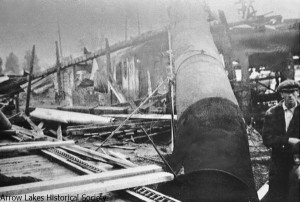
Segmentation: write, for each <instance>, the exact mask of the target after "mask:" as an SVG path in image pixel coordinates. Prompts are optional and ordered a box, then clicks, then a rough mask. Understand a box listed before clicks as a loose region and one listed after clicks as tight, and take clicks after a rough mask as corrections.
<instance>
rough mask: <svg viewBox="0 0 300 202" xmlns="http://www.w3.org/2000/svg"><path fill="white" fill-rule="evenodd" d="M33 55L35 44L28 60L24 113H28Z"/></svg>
mask: <svg viewBox="0 0 300 202" xmlns="http://www.w3.org/2000/svg"><path fill="white" fill-rule="evenodd" d="M34 56H35V45H33V47H32V54H31V60H30V71H29V75H28V86H27V95H26V106H25V114H26V115H29V102H30V94H31V80H32V73H33V66H34Z"/></svg>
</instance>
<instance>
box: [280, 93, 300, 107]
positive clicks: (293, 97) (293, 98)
mask: <svg viewBox="0 0 300 202" xmlns="http://www.w3.org/2000/svg"><path fill="white" fill-rule="evenodd" d="M298 96H299V91H298V90H292V91H284V92H281V97H282V98H283V99H284V102H285V106H286V107H287V108H289V109H290V108H292V107H294V106H295V105H296V103H297V98H298Z"/></svg>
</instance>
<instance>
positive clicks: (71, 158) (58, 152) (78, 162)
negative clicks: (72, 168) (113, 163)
mask: <svg viewBox="0 0 300 202" xmlns="http://www.w3.org/2000/svg"><path fill="white" fill-rule="evenodd" d="M48 151H49V152H51V153H53V154H56V155H58V156H60V157H63V158H64V159H66V160H68V161H70V162H72V163H74V164H76V165H79V166H80V167H82V168H85V169H87V170H90V171H92V172H94V173H101V172H103V171H104V170H103V169H100V168H98V167H96V166H94V165H92V164H90V163H88V162H86V161H84V160H82V159H80V158H78V157H77V156H74V155H72V154H69V153H68V152H65V151H63V150H61V149H56V148H51V149H48Z"/></svg>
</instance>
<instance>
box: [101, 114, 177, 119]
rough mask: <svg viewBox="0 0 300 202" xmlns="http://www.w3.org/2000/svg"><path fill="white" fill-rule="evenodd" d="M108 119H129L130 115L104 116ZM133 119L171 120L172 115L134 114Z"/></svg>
mask: <svg viewBox="0 0 300 202" xmlns="http://www.w3.org/2000/svg"><path fill="white" fill-rule="evenodd" d="M103 116H107V117H115V118H127V117H129V116H130V114H103ZM130 118H131V119H159V120H171V118H172V117H171V114H133V115H131V116H130ZM174 120H177V115H174Z"/></svg>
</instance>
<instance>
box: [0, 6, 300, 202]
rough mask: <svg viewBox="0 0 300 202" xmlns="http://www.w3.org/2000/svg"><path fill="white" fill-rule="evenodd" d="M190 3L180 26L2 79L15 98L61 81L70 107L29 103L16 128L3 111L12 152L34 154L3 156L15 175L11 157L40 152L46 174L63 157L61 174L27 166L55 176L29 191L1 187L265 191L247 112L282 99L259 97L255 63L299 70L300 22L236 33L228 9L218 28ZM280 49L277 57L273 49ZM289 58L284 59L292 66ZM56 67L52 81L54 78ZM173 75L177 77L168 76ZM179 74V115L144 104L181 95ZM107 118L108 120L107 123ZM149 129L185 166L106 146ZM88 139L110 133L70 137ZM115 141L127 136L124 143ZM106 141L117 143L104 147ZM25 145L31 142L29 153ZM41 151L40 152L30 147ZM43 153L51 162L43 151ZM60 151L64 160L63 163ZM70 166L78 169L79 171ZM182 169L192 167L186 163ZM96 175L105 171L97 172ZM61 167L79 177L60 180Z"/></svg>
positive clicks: (157, 197)
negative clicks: (257, 181)
mask: <svg viewBox="0 0 300 202" xmlns="http://www.w3.org/2000/svg"><path fill="white" fill-rule="evenodd" d="M177 6H179V5H177ZM182 8H184V7H182ZM182 8H180V9H178V8H175V10H173V13H172V16H171V17H172V20H173V21H172V23H173V24H172V25H174V24H176V26H172V27H171V28H169V30H162V31H158V32H149V33H146V34H143V35H140V36H138V37H136V38H133V39H131V40H129V41H124V42H121V43H117V44H114V45H109V43H108V40H106V48H105V49H101V50H98V51H95V52H88V51H85V53H84V55H82V56H80V57H77V58H69V59H66V60H62V61H60V59H59V58H57V63H56V65H54V66H53V67H52V68H50V69H48V70H46V71H44V72H41V73H37V74H31V75H30V76H29V77H28V76H26V77H16V78H14V79H12V80H10V81H8V82H7V83H1V85H0V93H1V94H3V95H1V96H3V97H9V98H13V99H15V100H16V101H17V100H18V96H16V95H18V93H19V92H20V91H21V89H24V90H25V89H26V88H28V86H29V88H28V89H29V91H28V93H27V94H30V90H32V91H33V93H35V94H39V93H43V92H45V91H46V90H47V89H51V88H52V89H53V88H54V89H55V92H54V91H52V92H51V93H52V94H53V95H54V94H55V101H56V102H57V103H56V104H61V106H56V105H53V106H51V107H50V108H51V109H41V108H37V107H36V106H32V107H31V108H30V109H29V108H27V107H26V108H27V109H25V111H30V113H29V114H27V115H24V114H21V116H20V117H21V118H22V119H23V122H24V121H25V122H26V124H25V125H22V126H20V125H16V124H14V123H13V124H12V126H11V124H10V122H9V121H8V119H7V118H6V117H5V115H4V114H2V113H1V114H0V119H1V121H3V123H4V125H6V127H5V128H2V129H1V130H2V131H1V132H0V133H1V134H2V133H3V134H6V135H7V136H6V137H9V138H13V139H15V140H17V141H20V143H11V142H10V143H3V144H2V145H1V147H0V152H2V154H3V155H2V157H5V155H6V154H7V152H9V151H12V150H18V151H21V154H22V155H24V158H22V155H21V157H20V158H19V157H18V156H13V157H12V159H5V162H4V163H3V165H5V170H4V172H6V173H5V174H8V175H13V174H14V175H15V174H16V173H15V172H10V170H12V167H10V166H9V164H11V163H12V162H14V161H18V162H21V163H20V164H21V165H22V164H23V163H24V162H26V159H27V157H28V159H30V162H31V163H33V162H34V160H35V159H36V161H37V162H41V164H45V169H46V170H47V171H48V172H50V171H49V170H50V167H51V165H54V166H53V167H55V169H54V170H55V171H53V172H54V173H56V174H57V173H58V174H57V175H56V176H55V177H53V175H49V176H48V175H47V176H45V174H44V173H38V174H36V175H35V174H34V171H27V170H26V171H24V173H22V175H25V174H27V175H31V176H34V179H29V181H27V182H32V181H39V180H43V181H45V182H35V183H33V184H30V185H29V188H28V189H27V188H26V189H24V188H22V185H20V186H18V185H15V186H13V187H4V188H0V193H5V194H7V195H14V194H17V195H21V196H24V195H26V194H32V193H34V194H37V195H39V196H41V197H46V194H47V193H53V194H57V193H60V194H75V193H76V194H77V193H81V194H85V193H92V194H94V193H104V192H111V191H115V190H126V192H127V193H129V194H131V195H134V196H138V198H141V199H143V197H146V199H145V198H144V200H153V201H179V200H181V201H226V200H227V201H257V200H258V199H257V194H256V190H255V187H254V181H253V174H252V170H251V161H250V155H249V149H248V148H249V145H248V139H247V132H246V130H245V129H246V125H245V122H244V120H243V119H244V118H246V120H247V122H249V117H251V116H253V113H252V112H253V111H254V110H253V108H250V107H253V106H252V105H251V102H255V103H258V102H261V101H270V100H274V99H275V100H276V99H277V97H276V96H273V94H272V93H271V94H264V95H263V96H261V95H259V96H261V97H259V96H258V95H257V94H252V93H253V91H252V90H253V89H252V83H253V82H256V83H258V82H261V81H262V80H263V79H264V78H262V79H256V80H253V79H252V80H251V78H250V75H249V70H248V69H249V67H252V66H253V67H260V66H265V67H267V68H270V69H272V70H273V71H275V72H276V71H279V72H280V75H286V77H288V76H289V73H288V74H285V72H286V70H291V68H289V65H290V63H289V62H290V60H287V58H288V57H289V58H290V57H291V55H294V54H297V53H299V44H298V45H297V43H296V45H295V44H294V43H295V40H296V39H297V37H299V32H298V33H297V31H295V30H293V29H291V30H284V31H279V30H275V31H265V32H262V31H261V30H253V32H251V33H249V32H248V31H247V32H244V31H243V30H242V31H241V30H238V31H237V30H234V29H231V28H230V26H231V25H228V24H226V19H225V20H224V19H223V24H221V25H218V26H215V27H211V29H210V27H209V25H208V23H207V22H206V20H207V16H206V15H202V14H203V13H204V12H203V11H202V9H200V10H201V12H200V11H199V8H198V7H197V8H195V9H197V11H195V10H193V12H190V13H187V12H182V10H181V9H182ZM185 9H186V11H187V10H189V9H187V8H185ZM179 10H180V11H179ZM189 11H190V10H189ZM199 13H200V14H199ZM193 19H199V21H197V22H195V21H193ZM210 31H212V36H211V33H210ZM169 36H171V37H169ZM278 39H280V40H278ZM171 44H172V46H171ZM269 44H272V45H271V46H269ZM57 53H58V51H57ZM220 53H221V54H222V55H223V58H224V60H223V59H222V57H221V56H220ZM57 55H58V54H57ZM274 56H276V59H277V60H274V59H273V57H274ZM269 58H271V59H269ZM232 61H238V65H237V66H234V65H232ZM174 62H175V65H174V67H173V66H172V64H173V63H174ZM281 64H284V67H285V68H284V69H282V65H281ZM170 66H171V68H170ZM290 67H291V66H290ZM224 69H225V70H226V71H227V72H228V77H229V79H228V78H227V75H226V73H225V71H224ZM235 70H241V72H242V74H241V75H242V76H241V80H238V79H237V75H236V74H235V73H236V71H235ZM173 71H174V75H172V72H173ZM288 72H289V71H288ZM49 75H51V76H52V79H51V81H52V82H51V81H50V82H49V81H48V80H47V81H45V78H49ZM30 77H31V79H29V78H30ZM167 77H169V78H168V80H169V83H167V82H165V80H166V78H167ZM270 78H274V79H276V78H277V77H276V76H273V75H269V77H267V78H266V79H270ZM30 80H32V83H33V84H32V85H24V86H21V84H25V83H26V82H28V81H29V83H31V82H30ZM173 84H175V85H176V91H175V92H176V95H175V96H176V98H175V101H176V111H177V116H176V115H175V114H174V111H173V112H172V113H171V114H170V116H169V114H168V115H159V114H142V112H145V111H147V110H146V109H147V108H149V107H150V106H153V105H154V104H155V103H157V100H159V102H160V103H164V104H166V103H165V102H169V103H167V104H169V105H172V104H171V101H172V100H173V98H172V97H171V96H170V94H171V92H170V90H169V89H171V88H172V87H174V86H173ZM258 84H259V83H258ZM169 85H170V86H169ZM12 86H13V87H12ZM15 86H21V88H20V89H19V88H14V87H15ZM30 86H31V87H30ZM53 86H54V87H53ZM157 86H159V87H157ZM263 87H264V88H267V87H265V86H263ZM12 88H14V90H13V91H10V92H9V91H8V89H12ZM232 89H233V90H232ZM1 90H2V91H1ZM8 92H9V93H8ZM264 92H265V91H264ZM168 93H169V94H168ZM274 94H275V93H274ZM169 96H170V97H169ZM254 99H255V100H254ZM257 99H260V100H257ZM29 100H30V99H29ZM62 103H63V104H62ZM26 104H27V103H26ZM64 104H67V105H68V106H63V105H64ZM102 105H105V106H102ZM115 105H118V107H116V106H115ZM28 106H29V101H28ZM47 107H49V106H47ZM172 107H174V106H172ZM52 108H54V109H52ZM240 108H241V109H240ZM18 111H19V109H18ZM157 111H159V110H157ZM159 112H165V110H162V111H159ZM28 115H30V117H29V116H28ZM177 117H178V122H177V124H176V130H175V131H174V128H175V126H174V125H173V124H174V120H176V118H177ZM100 119H101V120H100ZM103 119H104V120H106V121H104V122H102V120H103ZM129 119H130V120H129ZM12 120H13V119H12ZM153 120H155V121H153ZM158 120H159V121H158ZM171 120H172V121H171ZM1 124H2V122H1ZM23 124H24V123H23ZM173 132H175V135H174V134H173ZM148 133H149V134H148ZM148 135H149V137H152V138H154V137H157V136H163V135H164V136H165V137H167V138H166V139H167V142H168V143H170V142H171V145H172V144H173V143H174V142H175V145H174V152H173V153H172V155H171V157H170V158H169V159H168V160H169V162H170V164H171V166H170V167H171V169H170V170H171V171H172V168H173V169H174V168H176V169H175V171H178V172H181V175H179V176H177V172H176V173H172V174H173V175H172V174H170V173H167V172H163V169H162V168H161V167H155V166H154V167H151V166H148V167H141V166H138V165H137V164H136V163H133V162H130V161H129V160H128V159H127V158H126V157H124V156H122V155H120V154H119V153H115V152H114V150H108V151H107V150H103V148H105V149H106V148H110V149H111V148H118V149H124V150H135V147H137V146H136V145H135V147H133V146H132V145H127V144H130V143H129V142H135V143H137V142H138V141H139V140H141V139H143V140H145V139H146V140H147V137H148ZM48 136H51V137H48ZM113 136H114V139H112V138H111V137H113ZM174 136H175V137H174ZM78 137H80V138H82V139H84V138H87V139H89V138H95V139H97V138H98V139H100V140H101V141H100V143H98V144H96V143H95V144H93V145H92V146H91V145H88V146H87V147H89V149H87V148H85V147H83V146H77V145H74V144H75V143H74V142H70V141H68V138H71V139H72V138H74V139H76V138H78ZM149 139H150V140H151V138H149ZM36 140H46V141H44V142H42V141H41V142H40V141H39V142H38V141H36ZM23 141H30V143H28V142H26V143H25V142H23ZM31 141H35V142H31ZM93 141H94V139H93ZM110 141H111V142H110ZM115 141H117V142H118V141H120V142H122V145H120V144H119V143H117V144H116V142H115ZM79 142H80V140H79ZM106 142H108V143H109V144H108V143H107V144H106V145H104V143H106ZM151 143H152V142H151ZM153 146H154V147H155V145H153ZM1 149H2V150H1ZM99 149H101V150H99ZM143 149H144V148H143ZM171 149H173V148H172V147H171ZM23 150H30V152H29V153H25V154H23V153H22V151H23ZM31 150H34V151H36V152H38V154H37V155H36V153H31V152H32V151H31ZM98 150H99V151H98ZM101 151H102V152H103V151H104V154H103V153H102V152H101ZM105 151H106V152H107V153H105ZM137 153H138V152H136V153H134V155H136V154H137ZM158 153H159V151H158ZM45 156H47V158H49V159H51V160H50V161H48V160H45V159H44V157H45ZM2 157H1V158H2ZM13 158H14V159H13ZM142 158H143V157H142ZM144 158H145V157H144ZM53 159H54V160H55V161H58V162H59V165H57V164H54V162H52V160H53ZM145 159H146V158H145ZM148 159H149V158H148ZM162 159H163V158H162ZM150 160H151V159H150ZM152 160H153V159H152ZM61 165H64V166H63V168H62V167H60V166H61ZM236 165H239V166H238V167H237V166H236ZM65 167H68V168H71V169H70V170H72V172H71V171H69V170H68V169H66V168H65ZM116 167H117V169H116ZM120 167H121V168H122V169H119V168H120ZM132 167H134V168H132ZM135 167H137V168H135ZM182 167H183V168H184V171H182V170H181V171H180V168H182ZM73 172H74V173H73ZM92 173H100V174H99V175H98V174H97V176H96V175H93V176H92V175H90V176H89V174H92ZM82 174H84V175H83V176H78V175H82ZM27 175H26V176H27ZM51 176H52V177H51ZM63 176H65V177H66V176H68V178H69V179H68V180H60V179H59V178H61V177H63ZM174 177H175V180H173V179H174ZM5 179H6V178H5ZM148 179H151V180H148ZM7 180H11V179H10V178H8V179H7ZM23 180H25V179H23ZM47 180H49V181H47ZM12 181H14V180H12ZM167 181H171V182H170V183H166V184H165V185H163V186H162V187H159V191H161V192H162V193H164V194H162V193H159V192H157V191H154V190H152V189H149V188H148V187H144V185H148V184H157V183H160V182H167ZM220 181H221V183H220ZM124 182H126V183H124ZM140 186H142V187H140ZM224 190H226V191H224ZM216 193H217V194H216ZM165 194H166V195H165ZM172 197H174V198H172ZM175 198H176V199H175ZM81 199H83V198H81Z"/></svg>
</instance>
